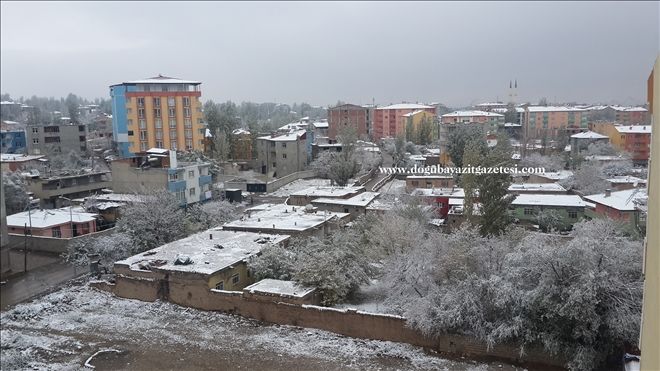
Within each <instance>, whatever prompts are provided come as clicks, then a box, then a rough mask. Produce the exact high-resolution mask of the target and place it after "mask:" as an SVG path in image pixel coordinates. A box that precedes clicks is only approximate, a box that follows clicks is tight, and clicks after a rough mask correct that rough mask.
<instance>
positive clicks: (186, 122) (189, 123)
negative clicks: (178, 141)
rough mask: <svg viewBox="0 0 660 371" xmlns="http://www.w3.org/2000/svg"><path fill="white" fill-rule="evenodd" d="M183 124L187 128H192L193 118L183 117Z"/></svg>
mask: <svg viewBox="0 0 660 371" xmlns="http://www.w3.org/2000/svg"><path fill="white" fill-rule="evenodd" d="M183 126H185V127H187V128H191V127H192V120H191V119H189V118H185V119H183Z"/></svg>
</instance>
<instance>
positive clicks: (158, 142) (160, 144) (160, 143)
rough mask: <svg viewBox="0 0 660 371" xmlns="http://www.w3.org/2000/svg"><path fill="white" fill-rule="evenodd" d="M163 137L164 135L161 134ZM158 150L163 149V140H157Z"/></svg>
mask: <svg viewBox="0 0 660 371" xmlns="http://www.w3.org/2000/svg"><path fill="white" fill-rule="evenodd" d="M161 135H162V133H161ZM156 148H163V141H162V140H157V141H156Z"/></svg>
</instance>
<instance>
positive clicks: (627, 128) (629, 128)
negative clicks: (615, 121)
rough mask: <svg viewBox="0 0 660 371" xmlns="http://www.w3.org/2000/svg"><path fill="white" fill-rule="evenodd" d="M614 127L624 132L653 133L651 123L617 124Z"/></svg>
mask: <svg viewBox="0 0 660 371" xmlns="http://www.w3.org/2000/svg"><path fill="white" fill-rule="evenodd" d="M614 128H615V129H616V131H618V132H619V133H623V134H651V125H615V126H614Z"/></svg>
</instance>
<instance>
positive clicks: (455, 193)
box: [410, 188, 465, 198]
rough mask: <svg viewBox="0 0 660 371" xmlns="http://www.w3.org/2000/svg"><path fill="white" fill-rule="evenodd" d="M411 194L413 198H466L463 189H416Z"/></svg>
mask: <svg viewBox="0 0 660 371" xmlns="http://www.w3.org/2000/svg"><path fill="white" fill-rule="evenodd" d="M410 194H411V195H413V196H428V197H432V196H437V197H449V198H465V192H464V191H463V188H415V189H414V190H413V191H412V192H411V193H410Z"/></svg>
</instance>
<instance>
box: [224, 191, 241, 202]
mask: <svg viewBox="0 0 660 371" xmlns="http://www.w3.org/2000/svg"><path fill="white" fill-rule="evenodd" d="M242 193H243V191H241V190H240V189H238V188H230V189H225V199H226V200H227V201H229V202H242V201H243V194H242Z"/></svg>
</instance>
